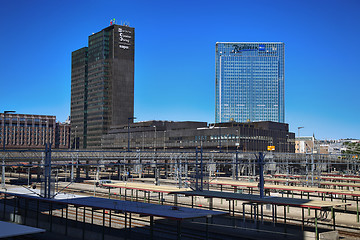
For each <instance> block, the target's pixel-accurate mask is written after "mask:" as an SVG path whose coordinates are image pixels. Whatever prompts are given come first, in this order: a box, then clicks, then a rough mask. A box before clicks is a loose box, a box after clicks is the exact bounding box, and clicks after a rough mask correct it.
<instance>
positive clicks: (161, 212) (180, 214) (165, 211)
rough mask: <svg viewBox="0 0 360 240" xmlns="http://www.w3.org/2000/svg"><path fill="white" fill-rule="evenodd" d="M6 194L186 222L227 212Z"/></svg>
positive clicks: (96, 198)
mask: <svg viewBox="0 0 360 240" xmlns="http://www.w3.org/2000/svg"><path fill="white" fill-rule="evenodd" d="M0 193H6V194H8V195H12V196H16V197H22V198H28V199H33V200H40V201H46V202H53V203H57V204H70V205H75V206H78V207H91V208H96V209H107V210H113V211H120V212H128V213H136V214H141V215H149V216H157V217H164V218H170V219H175V220H184V219H191V218H201V217H206V216H209V215H211V216H215V215H224V214H227V213H226V212H221V211H211V210H203V209H196V208H186V207H175V206H168V205H158V204H151V203H143V202H132V201H122V200H114V199H106V198H98V197H84V196H81V197H80V196H74V195H72V196H70V197H69V198H60V199H45V198H41V197H39V196H36V195H34V194H19V193H16V192H10V191H8V192H0Z"/></svg>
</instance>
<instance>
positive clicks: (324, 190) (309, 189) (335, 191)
mask: <svg viewBox="0 0 360 240" xmlns="http://www.w3.org/2000/svg"><path fill="white" fill-rule="evenodd" d="M210 184H214V185H216V184H218V185H230V186H238V187H246V188H257V187H258V183H257V182H241V181H234V180H217V181H212V182H210ZM264 188H265V189H277V190H284V191H297V192H318V193H326V194H339V195H349V196H354V197H356V196H357V197H359V196H360V191H351V190H341V189H328V188H318V187H300V186H287V185H272V184H265V185H264Z"/></svg>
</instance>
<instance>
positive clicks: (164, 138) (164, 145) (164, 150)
mask: <svg viewBox="0 0 360 240" xmlns="http://www.w3.org/2000/svg"><path fill="white" fill-rule="evenodd" d="M165 134H166V131H165V130H164V152H165V148H166V146H165Z"/></svg>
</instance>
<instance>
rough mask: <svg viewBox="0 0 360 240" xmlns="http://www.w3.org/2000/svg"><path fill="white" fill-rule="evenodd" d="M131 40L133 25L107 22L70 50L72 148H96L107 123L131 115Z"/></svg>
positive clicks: (109, 124) (132, 50)
mask: <svg viewBox="0 0 360 240" xmlns="http://www.w3.org/2000/svg"><path fill="white" fill-rule="evenodd" d="M134 43H135V29H134V28H131V27H128V26H120V25H111V26H109V27H107V28H105V29H103V30H101V31H100V32H98V33H95V34H92V35H91V36H89V46H88V47H85V48H81V49H79V50H77V51H74V52H73V53H72V69H71V126H72V127H71V134H72V141H73V146H72V147H73V148H100V147H101V137H102V135H103V134H105V133H106V132H107V130H108V129H109V128H110V126H112V125H120V124H127V123H128V119H129V118H131V117H133V115H134V51H135V50H134V46H135V45H134ZM75 139H76V140H75Z"/></svg>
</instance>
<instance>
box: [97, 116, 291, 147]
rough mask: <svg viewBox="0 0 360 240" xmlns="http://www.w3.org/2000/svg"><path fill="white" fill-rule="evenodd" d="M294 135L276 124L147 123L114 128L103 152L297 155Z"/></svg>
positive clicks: (103, 141)
mask: <svg viewBox="0 0 360 240" xmlns="http://www.w3.org/2000/svg"><path fill="white" fill-rule="evenodd" d="M294 140H295V134H294V133H291V132H289V126H288V124H286V123H277V122H270V121H265V122H246V123H238V122H227V123H212V124H208V123H206V122H191V121H184V122H172V121H146V122H137V123H130V124H129V125H121V126H115V127H112V128H111V129H110V131H109V132H108V134H106V135H103V137H102V142H101V143H102V148H103V149H117V150H119V149H120V150H126V149H128V148H129V150H136V149H139V150H150V149H151V150H178V149H195V148H196V147H202V148H203V149H206V150H221V151H227V150H239V151H267V149H268V146H275V151H276V152H295V141H294Z"/></svg>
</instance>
